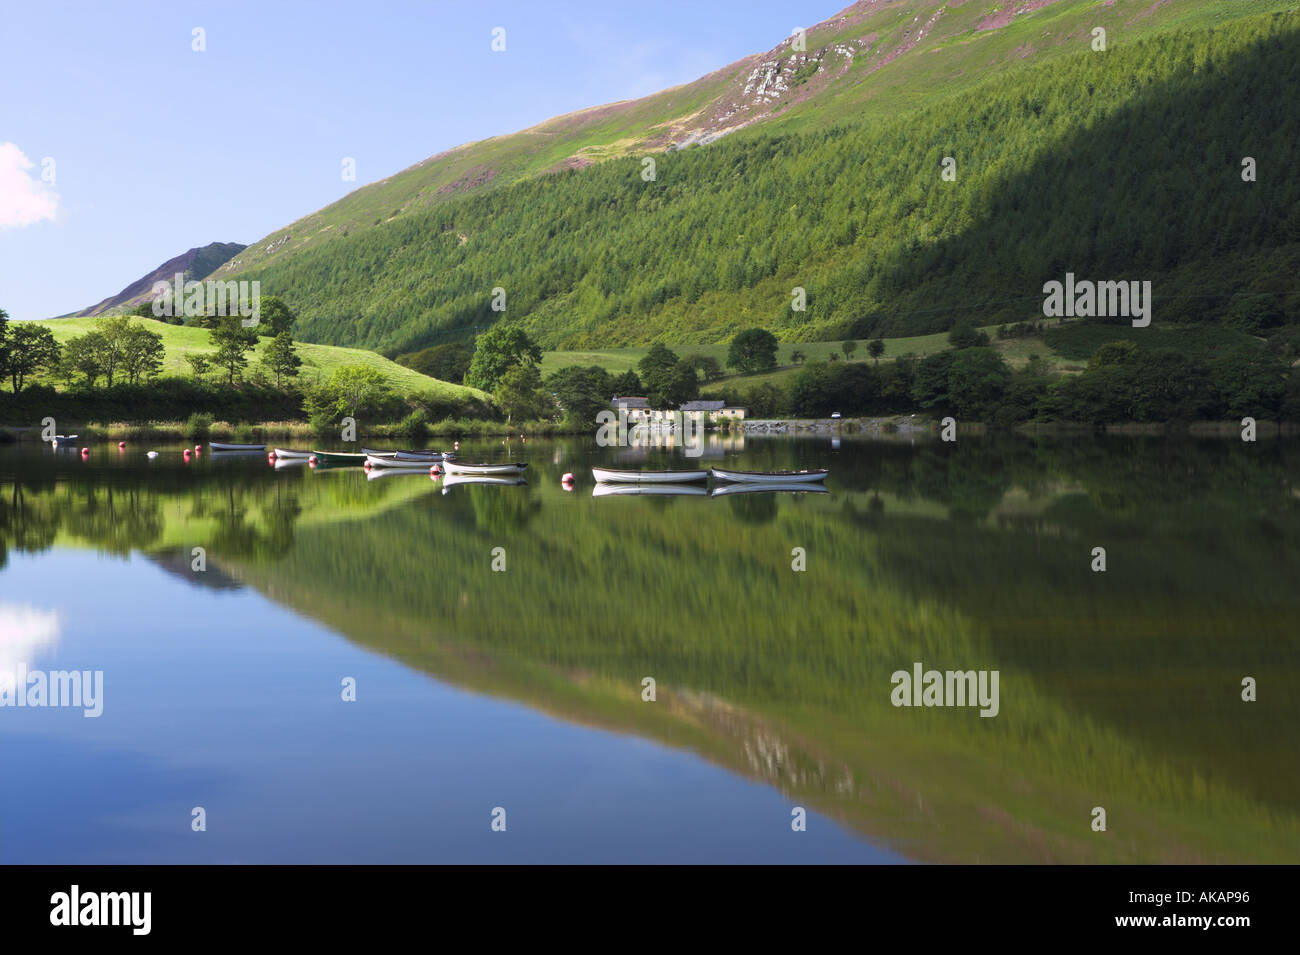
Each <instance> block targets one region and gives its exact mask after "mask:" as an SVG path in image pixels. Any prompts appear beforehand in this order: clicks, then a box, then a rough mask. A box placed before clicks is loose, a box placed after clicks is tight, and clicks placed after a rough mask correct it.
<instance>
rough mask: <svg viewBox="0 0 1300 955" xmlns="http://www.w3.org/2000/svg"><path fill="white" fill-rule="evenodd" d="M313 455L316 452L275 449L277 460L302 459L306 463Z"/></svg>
mask: <svg viewBox="0 0 1300 955" xmlns="http://www.w3.org/2000/svg"><path fill="white" fill-rule="evenodd" d="M313 453H314V452H311V451H294V450H293V449H292V448H276V449H275V456H276V457H277V458H286V459H293V458H302V459H303V460H304V461H305V460H307V459H308V458H309V457H311V456H312V454H313Z"/></svg>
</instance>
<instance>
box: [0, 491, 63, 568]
mask: <svg viewBox="0 0 1300 955" xmlns="http://www.w3.org/2000/svg"><path fill="white" fill-rule="evenodd" d="M0 489H2V490H4V491H5V493H3V494H0V568H3V567H5V566H6V565H7V564H8V563H9V548H11V547H12V548H13V549H14V550H16V551H18V552H19V553H29V554H30V553H36V552H38V551H43V550H46V549H48V548H49V547H51V546H53V544H54V537H55V535H56V534H57V533H58V524H57V522H56V521H55V520H52V519H51V515H50V513H48V512H49V511H50V510H51V509H50V508H49V502H48V500H46V499H45V498H44V497H42V496H41V495H30V496H29V495H28V494H27V492H26V491H25V490H24V489H23V486H22V485H21V484H19V483H17V482H15V483H14V484H12V485H10V486H9V487H8V488H0Z"/></svg>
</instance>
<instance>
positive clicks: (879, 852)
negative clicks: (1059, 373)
mask: <svg viewBox="0 0 1300 955" xmlns="http://www.w3.org/2000/svg"><path fill="white" fill-rule="evenodd" d="M145 450H147V449H146V448H145V447H144V446H141V445H138V446H135V447H131V448H128V450H127V451H126V452H125V453H119V452H118V451H117V449H116V448H115V447H105V448H97V449H95V450H94V451H92V454H91V457H90V459H89V460H88V461H85V462H83V461H82V460H81V459H80V458H79V457H78V456H77V455H75V454H69V453H66V452H58V453H56V452H51V451H49V450H48V449H46V448H43V447H40V448H31V447H26V448H14V447H11V448H0V670H12V669H14V668H15V667H16V666H18V665H19V664H22V665H24V666H26V667H27V668H28V669H29V670H42V671H53V670H72V669H77V670H91V671H102V673H103V681H104V684H103V700H102V704H103V714H102V715H101V716H99V717H98V718H85V717H83V715H82V711H81V710H79V709H74V708H57V709H56V708H48V707H46V708H32V707H24V708H15V707H11V706H10V707H3V708H0V749H2V750H3V759H4V763H5V767H6V777H7V778H8V780H9V782H8V783H7V784H6V785H5V786H4V787H0V862H19V863H26V862H86V863H95V862H259V861H266V862H437V861H530V862H531V861H628V862H671V861H686V862H715V861H716V862H731V861H738V862H747V861H756V862H877V861H878V862H896V861H957V862H1090V861H1118V862H1178V861H1190V862H1217V861H1270V862H1291V861H1295V860H1296V859H1297V858H1300V761H1297V760H1296V758H1295V753H1296V751H1297V745H1298V744H1300V719H1298V718H1300V658H1298V657H1297V650H1300V637H1298V636H1297V619H1298V617H1297V610H1300V606H1298V605H1300V587H1297V571H1298V570H1300V546H1298V544H1297V542H1298V541H1300V477H1298V476H1297V475H1298V474H1300V471H1298V470H1297V468H1298V467H1300V448H1298V447H1296V446H1295V445H1294V444H1287V443H1273V444H1261V445H1257V446H1255V447H1251V446H1248V445H1241V444H1240V443H1238V444H1230V443H1228V442H1199V443H1196V442H1178V441H1169V440H1165V439H1158V440H1155V439H1123V440H1092V439H1087V440H1079V439H1070V440H1052V441H1039V442H1031V441H1027V440H1019V439H1017V440H995V439H992V438H989V439H983V440H969V441H965V442H959V444H958V445H957V446H951V445H939V444H930V443H919V444H915V445H913V444H909V443H906V442H899V443H879V442H866V441H852V440H847V439H846V440H844V441H843V442H841V443H840V444H839V446H838V447H833V446H832V444H831V442H830V441H829V440H825V439H819V440H814V439H808V440H802V439H788V438H771V439H754V438H751V439H749V440H748V441H742V440H739V439H735V440H730V441H723V442H717V441H715V442H714V443H713V444H712V446H711V447H710V450H709V452H708V454H707V456H706V457H705V458H703V459H695V460H692V459H684V458H682V457H680V456H679V455H677V454H676V453H675V452H671V451H668V450H652V451H649V452H637V451H631V450H627V449H624V450H612V449H601V448H597V447H595V445H594V443H592V442H589V441H584V440H579V439H572V440H557V441H529V442H528V443H527V444H521V443H520V442H518V441H515V442H513V443H512V444H511V446H510V447H509V449H507V448H506V447H503V446H502V445H500V444H499V443H495V442H481V443H479V444H478V445H477V446H475V444H474V443H473V442H465V443H463V447H462V458H463V459H471V458H476V457H483V458H494V459H496V458H502V457H504V456H505V455H506V454H511V455H513V456H516V457H522V458H524V459H526V460H528V461H529V464H530V466H529V468H528V483H527V484H525V485H521V486H518V487H497V486H454V487H445V486H444V483H443V482H435V481H433V480H431V479H430V478H429V476H428V475H427V474H425V473H422V472H419V473H415V474H411V475H393V476H388V477H383V478H380V479H369V480H368V479H367V476H366V474H365V473H364V472H362V471H360V470H357V469H320V470H315V471H313V470H311V469H309V468H306V467H291V468H280V469H275V468H271V467H269V466H268V465H267V462H266V460H265V458H263V457H261V456H260V455H259V456H248V457H232V458H225V459H217V458H214V457H213V456H210V455H204V456H202V457H200V458H199V459H198V460H197V461H196V462H194V463H190V464H186V463H185V462H183V461H182V459H181V457H180V452H179V448H166V447H160V448H159V450H160V451H161V452H162V454H161V456H160V457H159V458H158V459H156V460H154V461H152V462H151V461H148V460H146V459H145V458H144V454H143V452H144V451H145ZM722 462H725V463H726V464H727V465H729V466H732V467H738V468H748V469H767V468H781V467H813V466H825V467H829V468H830V469H831V477H830V480H829V481H828V484H827V487H828V489H829V493H826V494H804V495H788V494H763V493H757V494H743V495H727V496H720V497H710V496H673V497H658V496H649V497H612V498H611V497H596V496H593V494H592V483H591V480H590V472H589V468H590V467H591V465H592V464H607V465H608V464H618V465H620V466H624V467H640V466H644V467H651V468H654V467H681V466H687V467H690V466H696V465H698V466H702V467H707V466H709V465H710V464H715V463H722ZM566 471H572V472H574V473H575V474H576V475H577V476H578V485H577V488H576V489H575V490H574V491H572V492H566V491H564V490H563V489H562V487H561V486H560V481H559V478H560V476H561V474H563V473H564V472H566ZM195 547H202V548H204V551H205V553H206V570H204V571H201V572H196V571H195V570H193V569H192V567H193V548H195ZM1096 547H1104V548H1105V549H1106V570H1105V572H1102V573H1098V572H1094V571H1093V570H1092V565H1093V564H1094V562H1095V557H1094V556H1093V550H1094V548H1096ZM497 548H501V550H499V551H498V550H496V549H497ZM796 549H801V550H798V551H797V550H796ZM799 553H802V554H803V555H804V557H803V559H804V561H805V563H806V569H805V570H802V571H795V570H793V569H792V563H793V562H794V561H795V560H796V558H797V556H798V555H799ZM494 559H495V560H496V561H497V563H498V566H500V562H501V560H504V563H505V569H504V570H503V571H494V570H493V569H492V566H493V562H494ZM915 663H921V664H922V665H923V666H924V668H925V669H931V668H933V669H937V670H950V669H951V670H996V671H998V674H999V676H1000V680H999V693H1000V700H999V708H998V714H997V716H995V717H991V718H982V717H980V716H979V713H978V709H977V708H971V707H929V708H927V707H896V706H894V705H893V704H892V702H891V691H892V690H893V684H892V683H891V677H892V674H893V673H894V672H895V671H899V670H906V671H909V672H910V671H911V669H912V667H913V665H914V664H915ZM647 677H650V678H653V679H654V680H655V691H656V692H655V695H656V699H655V700H654V701H653V702H646V701H644V700H643V698H642V694H643V680H644V679H645V678H647ZM1247 677H1250V678H1252V679H1254V680H1255V681H1256V684H1257V697H1258V699H1257V700H1256V701H1255V702H1246V701H1243V700H1242V681H1243V679H1245V678H1247ZM349 678H350V679H351V680H354V681H355V685H356V701H355V702H344V701H343V700H342V699H341V696H342V692H343V690H342V683H343V681H344V680H345V679H349ZM194 807H203V809H204V810H205V811H206V820H207V830H206V831H205V832H195V831H193V830H192V828H191V818H192V810H193V809H194ZM496 807H501V808H503V809H505V814H506V831H505V832H494V831H492V828H491V821H492V812H493V810H494V808H496ZM795 807H803V808H804V809H806V811H807V828H806V831H803V832H795V831H792V827H791V820H792V810H793V809H794V808H795ZM1096 807H1102V808H1104V809H1105V810H1106V816H1107V820H1106V821H1107V828H1106V831H1105V832H1097V831H1094V830H1093V828H1092V824H1093V818H1094V815H1095V813H1094V809H1095V808H1096Z"/></svg>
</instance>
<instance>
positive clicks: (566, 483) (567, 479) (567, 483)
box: [560, 472, 574, 491]
mask: <svg viewBox="0 0 1300 955" xmlns="http://www.w3.org/2000/svg"><path fill="white" fill-rule="evenodd" d="M573 483H574V482H573V472H569V473H568V474H566V475H564V477H562V478H560V487H562V488H564V489H565V490H566V491H572V490H573Z"/></svg>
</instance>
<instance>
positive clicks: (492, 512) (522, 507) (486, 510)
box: [456, 484, 542, 536]
mask: <svg viewBox="0 0 1300 955" xmlns="http://www.w3.org/2000/svg"><path fill="white" fill-rule="evenodd" d="M456 490H457V491H463V492H465V493H467V494H468V495H469V499H470V502H471V503H472V505H473V507H474V522H475V524H476V525H477V526H478V529H479V530H481V531H486V532H487V533H489V534H501V535H503V536H508V535H511V534H514V533H517V532H518V531H520V530H523V529H524V528H525V527H527V526H528V524H529V522H530V521H532V519H533V518H534V517H536V516H537V514H538V512H539V511H541V509H542V502H541V501H539V500H538V499H537V498H536V497H534V496H533V494H532V493H531V489H530V488H529V486H528V485H527V484H517V485H514V486H511V487H496V486H493V485H488V484H479V485H475V484H469V485H464V486H462V487H458V488H456Z"/></svg>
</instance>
